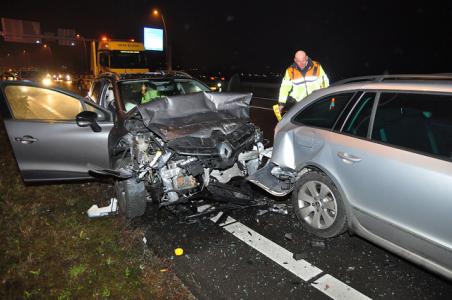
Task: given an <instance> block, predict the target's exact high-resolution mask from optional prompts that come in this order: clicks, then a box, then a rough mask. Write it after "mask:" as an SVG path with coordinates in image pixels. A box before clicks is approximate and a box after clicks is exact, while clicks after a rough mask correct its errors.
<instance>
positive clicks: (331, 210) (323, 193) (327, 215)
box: [298, 181, 337, 229]
mask: <svg viewBox="0 0 452 300" xmlns="http://www.w3.org/2000/svg"><path fill="white" fill-rule="evenodd" d="M298 211H299V213H300V216H301V218H303V220H304V221H305V222H306V223H307V224H308V225H309V226H311V227H313V228H316V229H327V228H329V227H330V226H331V225H333V223H334V221H335V220H336V216H337V202H336V197H334V194H333V192H332V191H331V189H330V188H329V187H328V186H327V185H326V184H324V183H323V182H320V181H308V182H306V183H305V184H303V185H302V186H301V188H300V190H299V191H298Z"/></svg>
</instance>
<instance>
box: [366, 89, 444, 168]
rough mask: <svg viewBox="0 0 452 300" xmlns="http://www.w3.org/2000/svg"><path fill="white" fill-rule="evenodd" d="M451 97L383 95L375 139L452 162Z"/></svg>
mask: <svg viewBox="0 0 452 300" xmlns="http://www.w3.org/2000/svg"><path fill="white" fill-rule="evenodd" d="M451 112H452V96H451V95H431V94H430V95H429V94H414V93H382V94H381V98H380V101H379V103H378V108H377V112H376V115H375V122H374V125H373V129H372V139H373V140H376V141H379V142H382V143H386V144H390V145H394V146H399V147H402V148H406V149H409V150H414V151H416V152H422V153H426V154H431V155H434V156H440V157H441V158H446V159H449V160H451V159H452V118H451V115H452V113H451Z"/></svg>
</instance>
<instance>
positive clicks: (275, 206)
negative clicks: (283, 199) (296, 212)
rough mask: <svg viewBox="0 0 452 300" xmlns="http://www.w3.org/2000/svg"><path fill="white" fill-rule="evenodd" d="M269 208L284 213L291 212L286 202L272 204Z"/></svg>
mask: <svg viewBox="0 0 452 300" xmlns="http://www.w3.org/2000/svg"><path fill="white" fill-rule="evenodd" d="M268 210H269V211H271V212H274V213H278V214H282V215H287V214H288V213H289V212H288V210H287V205H286V204H284V203H275V204H273V205H272V206H270V207H269V208H268Z"/></svg>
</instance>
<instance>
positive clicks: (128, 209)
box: [115, 178, 146, 219]
mask: <svg viewBox="0 0 452 300" xmlns="http://www.w3.org/2000/svg"><path fill="white" fill-rule="evenodd" d="M115 190H116V197H117V199H118V206H119V212H120V213H121V214H122V215H124V216H125V217H126V218H127V219H132V218H135V217H139V216H142V215H143V214H144V212H145V210H146V190H145V187H144V182H143V181H140V182H137V181H136V180H135V178H129V179H127V180H122V181H116V182H115Z"/></svg>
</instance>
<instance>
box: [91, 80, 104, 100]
mask: <svg viewBox="0 0 452 300" xmlns="http://www.w3.org/2000/svg"><path fill="white" fill-rule="evenodd" d="M101 88H102V82H101V81H100V80H98V81H95V82H94V84H93V87H92V89H91V92H90V94H89V97H90V98H91V99H93V101H94V102H96V103H99V100H100V92H101V91H102V89H101Z"/></svg>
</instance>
